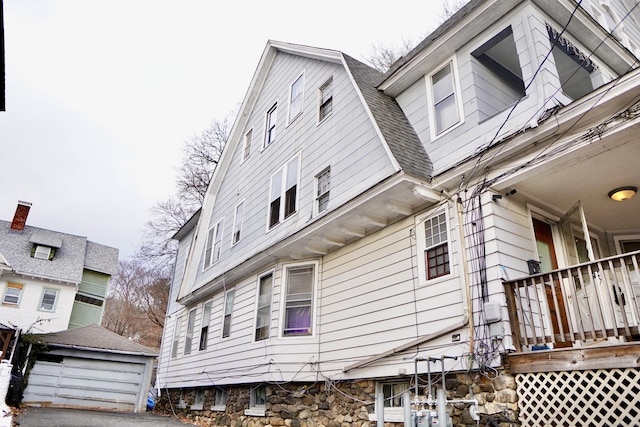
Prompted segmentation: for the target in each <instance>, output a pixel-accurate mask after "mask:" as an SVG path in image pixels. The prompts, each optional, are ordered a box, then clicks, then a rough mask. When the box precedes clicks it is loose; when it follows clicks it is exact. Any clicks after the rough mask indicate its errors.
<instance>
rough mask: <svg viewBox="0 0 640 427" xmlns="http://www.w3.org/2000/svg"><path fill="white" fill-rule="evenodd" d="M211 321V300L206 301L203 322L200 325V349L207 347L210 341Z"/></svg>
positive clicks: (203, 309)
mask: <svg viewBox="0 0 640 427" xmlns="http://www.w3.org/2000/svg"><path fill="white" fill-rule="evenodd" d="M210 321H211V301H209V302H207V303H205V305H204V307H203V308H202V322H201V323H202V324H201V326H200V345H199V346H198V349H199V350H200V351H202V350H206V349H207V343H208V341H209V322H210Z"/></svg>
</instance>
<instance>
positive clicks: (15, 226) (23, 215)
mask: <svg viewBox="0 0 640 427" xmlns="http://www.w3.org/2000/svg"><path fill="white" fill-rule="evenodd" d="M29 209H31V203H29V202H23V201H22V200H18V207H17V208H16V213H15V215H14V216H13V221H12V222H11V229H12V230H16V231H22V230H24V225H25V224H26V223H27V216H29Z"/></svg>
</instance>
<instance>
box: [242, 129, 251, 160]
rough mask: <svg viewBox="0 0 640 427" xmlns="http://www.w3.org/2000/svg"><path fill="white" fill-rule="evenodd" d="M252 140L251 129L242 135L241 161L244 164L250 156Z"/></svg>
mask: <svg viewBox="0 0 640 427" xmlns="http://www.w3.org/2000/svg"><path fill="white" fill-rule="evenodd" d="M252 139H253V129H250V130H249V132H247V133H246V134H245V135H244V143H243V145H242V161H243V162H244V161H245V160H247V159H248V158H249V156H250V155H251V140H252Z"/></svg>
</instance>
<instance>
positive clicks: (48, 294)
mask: <svg viewBox="0 0 640 427" xmlns="http://www.w3.org/2000/svg"><path fill="white" fill-rule="evenodd" d="M57 299H58V290H57V289H47V288H45V289H43V291H42V297H41V298H40V306H39V308H38V309H39V310H42V311H54V310H55V308H56V300H57Z"/></svg>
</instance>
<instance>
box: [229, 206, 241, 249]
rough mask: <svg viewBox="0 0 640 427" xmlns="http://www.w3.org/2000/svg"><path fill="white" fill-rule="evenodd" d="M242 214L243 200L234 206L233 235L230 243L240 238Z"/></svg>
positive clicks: (236, 241) (233, 243)
mask: <svg viewBox="0 0 640 427" xmlns="http://www.w3.org/2000/svg"><path fill="white" fill-rule="evenodd" d="M243 216H244V200H243V201H242V202H240V203H238V205H237V206H236V213H235V215H234V216H233V235H232V236H231V244H232V245H235V244H236V243H238V242H239V241H240V239H241V238H242V234H241V233H242V219H243Z"/></svg>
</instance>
